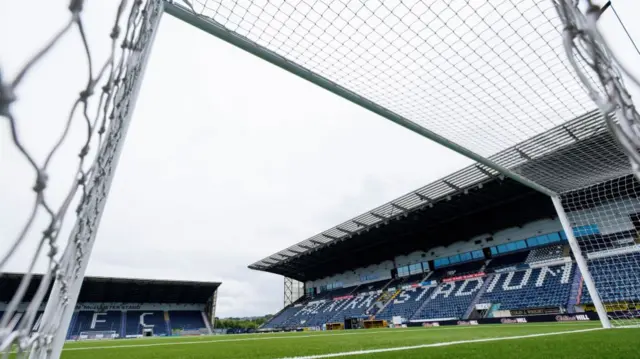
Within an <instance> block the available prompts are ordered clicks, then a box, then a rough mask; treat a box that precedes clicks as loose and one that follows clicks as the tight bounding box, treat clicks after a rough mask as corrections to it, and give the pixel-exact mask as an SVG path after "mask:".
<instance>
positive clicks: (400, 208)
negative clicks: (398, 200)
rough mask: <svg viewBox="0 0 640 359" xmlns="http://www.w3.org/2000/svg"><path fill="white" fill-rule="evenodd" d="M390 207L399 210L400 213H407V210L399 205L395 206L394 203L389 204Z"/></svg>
mask: <svg viewBox="0 0 640 359" xmlns="http://www.w3.org/2000/svg"><path fill="white" fill-rule="evenodd" d="M391 207H393V208H396V209H399V210H401V211H402V212H407V211H409V210H408V209H407V208H404V207H402V206H401V205H398V204H395V203H393V202H392V203H391Z"/></svg>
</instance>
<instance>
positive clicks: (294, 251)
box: [287, 248, 304, 254]
mask: <svg viewBox="0 0 640 359" xmlns="http://www.w3.org/2000/svg"><path fill="white" fill-rule="evenodd" d="M287 250H288V251H289V252H293V253H295V254H302V253H304V252H300V251H296V250H295V249H291V248H289V249H287Z"/></svg>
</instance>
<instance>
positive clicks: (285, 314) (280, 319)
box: [262, 304, 301, 329]
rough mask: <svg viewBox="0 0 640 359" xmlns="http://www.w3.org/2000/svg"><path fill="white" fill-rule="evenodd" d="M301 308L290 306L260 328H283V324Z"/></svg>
mask: <svg viewBox="0 0 640 359" xmlns="http://www.w3.org/2000/svg"><path fill="white" fill-rule="evenodd" d="M300 309H301V307H298V306H295V305H293V304H292V305H290V306H288V307H287V308H285V309H284V310H282V311H280V313H278V314H277V315H276V316H274V317H273V318H271V320H270V321H268V322H267V323H265V324H264V325H263V326H262V328H265V329H271V328H285V326H284V324H285V322H287V320H289V319H290V318H291V317H292V316H293V315H294V314H296V313H297V312H298V311H299V310H300Z"/></svg>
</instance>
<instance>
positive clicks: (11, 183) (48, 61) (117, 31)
mask: <svg viewBox="0 0 640 359" xmlns="http://www.w3.org/2000/svg"><path fill="white" fill-rule="evenodd" d="M108 3H109V5H107V4H106V3H105V4H101V2H85V1H83V0H69V1H66V0H65V1H51V2H46V4H44V3H42V4H38V6H39V9H38V11H39V13H42V14H47V16H50V19H55V26H56V28H46V27H45V26H44V25H42V26H39V27H38V30H35V28H34V27H33V22H31V21H24V18H22V19H21V17H20V16H21V14H27V13H30V12H31V11H30V9H29V7H27V6H26V5H25V4H19V3H3V4H2V5H0V8H1V9H0V27H1V28H0V32H2V33H3V34H20V35H17V36H15V37H13V36H3V37H2V40H0V47H1V48H2V50H1V52H2V53H3V54H5V55H7V56H3V60H4V59H6V58H9V57H10V58H12V59H13V60H14V61H13V62H9V63H0V153H2V156H0V173H2V175H1V176H0V190H1V191H2V192H0V197H1V200H0V206H1V207H3V208H2V209H3V210H6V211H3V213H13V212H16V211H20V210H22V213H20V214H19V215H20V217H19V218H21V222H20V223H17V222H18V221H16V223H7V222H3V226H2V229H1V231H2V233H1V234H0V237H1V238H3V240H2V243H1V245H0V281H2V274H4V273H6V272H7V271H8V270H9V265H10V264H14V265H15V267H14V268H19V270H20V271H22V272H23V273H24V276H23V277H22V281H21V283H20V285H19V286H18V288H17V289H16V290H15V292H14V293H13V298H12V299H11V301H10V302H9V303H7V304H6V306H5V308H4V309H3V312H2V313H1V318H0V352H2V353H5V354H4V355H3V357H6V356H10V357H18V358H22V357H29V358H48V357H52V358H57V357H59V356H60V352H61V350H62V345H63V343H64V341H65V339H66V334H67V328H68V326H69V322H70V320H71V316H72V314H73V310H74V307H75V304H76V300H77V297H78V293H79V291H80V286H81V284H82V279H83V277H84V273H85V270H86V266H87V262H88V259H89V254H90V252H91V249H92V247H93V243H94V240H95V237H96V233H97V229H98V224H99V221H100V217H101V215H102V211H103V209H104V205H105V203H106V199H107V194H108V192H109V188H110V185H111V180H112V178H113V174H114V171H115V168H116V164H117V162H118V158H119V155H120V151H121V149H122V146H123V143H124V139H125V136H126V133H127V128H128V126H129V122H130V120H131V115H132V111H133V108H134V106H135V102H136V99H137V94H138V91H139V89H140V85H141V81H142V74H143V73H144V69H145V65H146V61H147V59H148V57H149V50H150V48H151V43H152V42H153V39H154V37H155V34H156V30H157V26H158V22H159V20H160V17H161V15H162V13H163V11H162V4H163V3H162V2H161V1H140V0H136V1H126V0H121V1H119V2H108ZM88 11H90V12H92V16H91V17H90V20H89V21H87V19H86V17H87V12H88ZM57 15H59V16H57ZM107 17H109V18H108V20H106V18H107ZM14 19H18V20H14ZM20 19H21V20H20ZM99 19H102V20H99ZM32 20H33V19H32ZM34 21H35V20H34ZM101 21H102V22H101ZM105 21H106V23H105ZM100 25H105V26H100ZM34 37H35V38H37V39H40V40H39V41H38V42H37V43H36V42H35V41H34V42H33V43H29V42H28V40H30V39H32V38H34ZM18 38H19V39H20V41H18V42H16V41H10V40H11V39H18ZM43 39H45V40H44V41H43ZM23 42H24V43H23ZM30 45H33V47H32V48H31V49H29V48H30V47H31V46H30ZM26 49H29V51H25V50H26ZM8 55H12V57H11V56H8ZM18 56H19V57H20V58H19V59H18V58H17V57H18ZM61 83H64V84H67V85H68V84H70V83H76V84H79V86H80V87H79V88H77V89H76V90H74V91H73V92H70V93H60V92H59V90H58V87H55V85H59V84H61ZM52 86H53V87H52ZM43 89H45V90H47V91H42V90H43ZM74 96H75V98H74ZM34 110H39V111H40V112H37V111H36V112H34ZM43 116H44V117H43ZM27 203H28V206H27V205H25V204H27ZM5 206H7V207H5ZM9 206H10V207H9ZM67 238H68V240H67ZM36 269H37V270H38V271H41V272H44V274H43V275H42V278H41V280H40V282H39V284H35V283H37V281H33V279H34V271H36ZM14 271H15V269H14ZM53 282H55V284H53V286H52V283H53ZM47 297H48V301H47V303H46V308H45V311H44V314H42V317H41V319H37V318H40V314H41V312H40V311H41V310H42V308H43V307H44V304H45V303H44V300H45V298H47ZM25 305H26V311H25V310H24V307H25ZM19 310H20V311H21V312H22V311H24V313H23V314H22V316H21V320H20V321H19V322H18V323H17V324H16V323H13V322H12V321H11V320H12V318H14V317H15V316H16V314H17V313H19V312H18V311H19ZM36 320H39V321H40V322H39V325H38V326H37V330H35V331H32V330H31V329H32V328H34V324H35V322H36ZM86 335H87V336H93V337H97V336H99V335H103V336H105V335H109V333H102V334H100V333H98V332H95V333H86ZM12 351H13V352H15V354H11V355H9V353H10V352H12Z"/></svg>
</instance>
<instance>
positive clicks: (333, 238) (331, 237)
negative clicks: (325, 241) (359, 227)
mask: <svg viewBox="0 0 640 359" xmlns="http://www.w3.org/2000/svg"><path fill="white" fill-rule="evenodd" d="M322 235H323V236H324V237H327V238H329V239H332V240H334V241H337V240H338V239H340V238H338V237H334V236H331V235H328V234H324V233H322Z"/></svg>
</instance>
